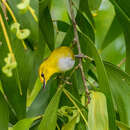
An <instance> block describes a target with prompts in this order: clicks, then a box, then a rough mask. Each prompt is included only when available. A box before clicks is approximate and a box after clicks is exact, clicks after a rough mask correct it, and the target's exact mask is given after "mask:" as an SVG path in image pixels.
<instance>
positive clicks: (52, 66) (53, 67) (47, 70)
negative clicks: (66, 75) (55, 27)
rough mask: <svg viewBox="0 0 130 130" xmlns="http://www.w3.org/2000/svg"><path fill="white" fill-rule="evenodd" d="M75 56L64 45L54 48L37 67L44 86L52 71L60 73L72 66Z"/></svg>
mask: <svg viewBox="0 0 130 130" xmlns="http://www.w3.org/2000/svg"><path fill="white" fill-rule="evenodd" d="M74 64H75V57H74V54H73V51H72V50H71V49H70V48H69V47H66V46H62V47H59V48H56V49H55V50H54V51H53V52H52V53H51V55H50V56H49V57H48V58H47V59H46V60H45V61H43V63H42V64H41V65H40V68H39V77H40V80H41V82H42V83H43V87H45V85H46V83H47V81H48V80H49V78H50V77H51V76H52V75H53V74H54V73H62V72H65V71H68V70H70V69H72V68H73V66H74Z"/></svg>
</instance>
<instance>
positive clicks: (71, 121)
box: [61, 116, 77, 130]
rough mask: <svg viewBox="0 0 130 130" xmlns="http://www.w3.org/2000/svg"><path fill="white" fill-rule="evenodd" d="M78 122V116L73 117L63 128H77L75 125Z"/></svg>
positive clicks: (71, 129)
mask: <svg viewBox="0 0 130 130" xmlns="http://www.w3.org/2000/svg"><path fill="white" fill-rule="evenodd" d="M76 122H77V116H75V117H73V119H72V120H70V121H69V122H68V123H67V124H65V125H64V126H63V127H62V129H61V130H75V125H76Z"/></svg>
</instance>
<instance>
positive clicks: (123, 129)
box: [116, 121, 130, 130]
mask: <svg viewBox="0 0 130 130" xmlns="http://www.w3.org/2000/svg"><path fill="white" fill-rule="evenodd" d="M116 124H117V126H118V127H119V128H120V130H130V127H129V126H127V125H126V124H124V123H123V122H121V121H116Z"/></svg>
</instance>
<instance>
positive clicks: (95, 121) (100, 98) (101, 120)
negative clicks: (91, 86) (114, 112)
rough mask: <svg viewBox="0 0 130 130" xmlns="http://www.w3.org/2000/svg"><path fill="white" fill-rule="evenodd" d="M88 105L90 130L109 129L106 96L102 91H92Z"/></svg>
mask: <svg viewBox="0 0 130 130" xmlns="http://www.w3.org/2000/svg"><path fill="white" fill-rule="evenodd" d="M90 96H91V101H90V104H89V105H88V127H89V130H109V125H108V113H107V103H106V97H105V95H104V94H103V93H101V92H93V91H92V92H91V95H90Z"/></svg>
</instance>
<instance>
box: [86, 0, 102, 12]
mask: <svg viewBox="0 0 130 130" xmlns="http://www.w3.org/2000/svg"><path fill="white" fill-rule="evenodd" d="M101 2H102V0H88V4H89V8H90V10H98V9H99V7H100V4H101Z"/></svg>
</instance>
